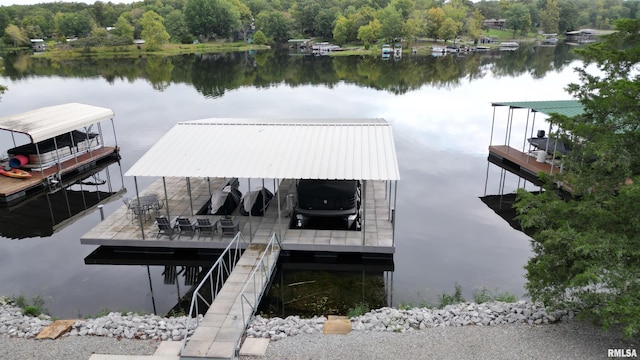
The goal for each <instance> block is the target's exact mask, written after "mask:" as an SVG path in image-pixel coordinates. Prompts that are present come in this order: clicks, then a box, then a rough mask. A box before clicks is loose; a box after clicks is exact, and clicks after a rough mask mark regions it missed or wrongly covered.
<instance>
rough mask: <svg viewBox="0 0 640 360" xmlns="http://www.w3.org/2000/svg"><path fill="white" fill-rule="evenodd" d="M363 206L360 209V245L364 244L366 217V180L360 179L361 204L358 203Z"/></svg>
mask: <svg viewBox="0 0 640 360" xmlns="http://www.w3.org/2000/svg"><path fill="white" fill-rule="evenodd" d="M360 206H362V207H363V209H362V228H361V229H360V230H361V231H362V246H364V243H365V239H366V237H365V235H366V232H367V230H366V226H365V225H366V221H367V220H366V219H367V181H366V180H363V181H362V205H360Z"/></svg>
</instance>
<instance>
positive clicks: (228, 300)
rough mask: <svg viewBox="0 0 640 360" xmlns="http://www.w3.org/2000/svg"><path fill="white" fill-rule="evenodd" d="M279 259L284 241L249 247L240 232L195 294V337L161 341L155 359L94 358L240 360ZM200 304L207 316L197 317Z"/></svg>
mask: <svg viewBox="0 0 640 360" xmlns="http://www.w3.org/2000/svg"><path fill="white" fill-rule="evenodd" d="M245 246H246V248H245V249H244V251H241V250H242V248H243V247H245ZM279 255H280V242H279V240H278V238H277V236H276V235H275V234H273V235H271V237H259V236H254V238H253V239H252V242H251V243H250V244H246V243H244V239H243V238H242V235H241V234H240V233H238V234H237V235H236V237H235V238H234V240H233V241H232V242H231V243H230V244H229V246H228V247H227V248H226V249H225V251H224V252H223V253H222V255H220V257H219V258H218V260H217V261H216V263H215V264H214V265H213V267H212V268H211V270H209V272H208V273H207V275H205V277H204V278H203V279H202V281H201V283H200V284H199V285H198V286H197V287H196V289H195V290H194V291H193V296H192V302H191V308H190V310H189V315H190V316H191V317H190V319H191V321H190V322H189V323H188V324H187V331H186V333H189V332H190V330H189V328H191V329H192V328H193V327H194V326H196V325H197V328H196V329H195V331H193V333H192V334H191V336H189V337H185V340H184V341H183V342H172V341H165V342H162V343H161V344H160V346H159V347H158V349H157V351H156V353H154V355H147V356H127V355H101V354H94V355H92V356H91V358H90V360H201V359H235V358H237V355H238V351H239V349H240V345H241V341H242V337H243V335H244V331H245V329H246V327H247V325H248V324H249V322H250V321H251V319H252V317H253V315H254V314H255V311H256V309H257V307H258V305H259V304H260V300H261V299H262V295H263V294H264V292H265V291H266V288H267V286H268V284H269V280H270V279H271V275H272V273H273V271H274V269H275V265H276V263H277V261H278V256H279ZM211 294H213V300H212V301H211V300H210V299H211ZM201 306H208V310H207V311H206V313H205V314H204V316H201V315H198V314H200V311H199V310H200V308H201ZM196 323H197V324H196ZM261 340H262V339H261Z"/></svg>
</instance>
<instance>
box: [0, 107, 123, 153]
mask: <svg viewBox="0 0 640 360" xmlns="http://www.w3.org/2000/svg"><path fill="white" fill-rule="evenodd" d="M113 116H114V112H113V110H111V109H108V108H103V107H99V106H93V105H87V104H80V103H68V104H62V105H54V106H47V107H43V108H40V109H35V110H31V111H27V112H23V113H20V114H14V115H9V116H5V117H2V118H0V129H2V130H8V131H13V132H18V133H23V134H26V135H28V136H29V137H30V138H31V142H33V143H37V142H40V141H42V140H46V139H51V138H53V137H55V136H58V135H61V134H65V133H68V132H71V131H73V130H76V129H79V128H81V127H83V126H88V125H91V124H96V123H99V122H101V121H103V120H109V119H112V118H113Z"/></svg>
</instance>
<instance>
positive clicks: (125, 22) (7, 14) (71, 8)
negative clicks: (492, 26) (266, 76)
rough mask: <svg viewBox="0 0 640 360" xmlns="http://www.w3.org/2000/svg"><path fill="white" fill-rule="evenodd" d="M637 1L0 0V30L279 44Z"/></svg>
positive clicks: (623, 13) (615, 11)
mask: <svg viewBox="0 0 640 360" xmlns="http://www.w3.org/2000/svg"><path fill="white" fill-rule="evenodd" d="M639 3H640V1H623V0H598V1H592V0H518V1H510V0H497V1H486V0H482V1H480V2H477V3H474V2H471V1H469V0H449V1H443V0H325V1H319V0H144V1H140V2H134V3H131V4H114V3H111V2H106V3H105V2H102V1H96V2H95V3H94V4H93V5H89V4H84V3H62V2H53V3H43V4H37V5H12V6H0V37H2V39H3V41H4V43H5V44H7V45H10V46H24V45H28V44H29V39H34V38H37V39H39V38H41V39H55V40H57V41H58V42H65V41H66V40H67V39H69V38H79V39H83V40H82V41H80V42H79V43H78V44H80V45H82V46H92V45H120V44H130V43H131V42H132V41H133V39H139V38H143V39H145V41H146V42H147V46H148V47H157V46H160V45H162V44H164V43H167V42H173V43H192V42H194V41H195V40H198V41H209V40H211V39H233V40H244V41H246V40H248V39H251V40H252V41H254V42H256V43H260V44H262V43H271V44H281V43H286V42H287V40H288V39H290V38H310V37H314V38H323V39H326V40H330V41H333V42H335V43H337V44H339V45H344V44H364V45H365V46H368V45H370V44H373V43H376V42H379V41H381V40H382V41H390V40H392V39H398V38H401V39H405V40H407V41H409V42H411V41H412V40H413V39H416V38H431V39H440V40H445V41H448V40H455V39H458V38H460V37H466V38H468V39H479V38H481V37H482V36H484V35H485V33H486V30H487V28H486V27H485V26H484V20H486V19H502V20H506V21H505V22H504V27H505V28H506V29H509V30H512V31H513V34H514V36H516V35H519V34H526V33H528V32H529V31H541V32H544V33H563V32H565V31H569V30H575V29H578V28H581V27H592V28H598V29H608V28H610V27H611V24H612V23H613V22H614V21H615V20H617V19H621V18H631V19H634V18H637V16H638V4H639Z"/></svg>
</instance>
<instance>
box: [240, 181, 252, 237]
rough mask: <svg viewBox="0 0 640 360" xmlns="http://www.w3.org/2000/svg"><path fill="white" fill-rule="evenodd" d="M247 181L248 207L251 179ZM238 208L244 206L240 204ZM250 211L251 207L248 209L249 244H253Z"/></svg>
mask: <svg viewBox="0 0 640 360" xmlns="http://www.w3.org/2000/svg"><path fill="white" fill-rule="evenodd" d="M247 180H248V184H247V186H249V189H248V190H247V196H248V197H249V205H252V203H251V178H249V179H247ZM240 202H242V200H240ZM240 206H244V204H242V203H241V204H240ZM251 210H253V206H250V207H249V244H251V243H253V228H252V227H251V220H253V219H251Z"/></svg>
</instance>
